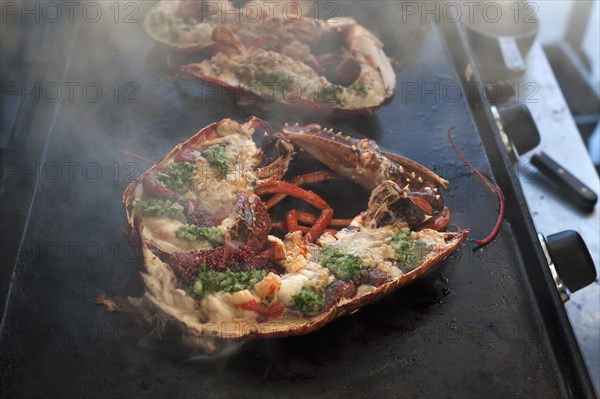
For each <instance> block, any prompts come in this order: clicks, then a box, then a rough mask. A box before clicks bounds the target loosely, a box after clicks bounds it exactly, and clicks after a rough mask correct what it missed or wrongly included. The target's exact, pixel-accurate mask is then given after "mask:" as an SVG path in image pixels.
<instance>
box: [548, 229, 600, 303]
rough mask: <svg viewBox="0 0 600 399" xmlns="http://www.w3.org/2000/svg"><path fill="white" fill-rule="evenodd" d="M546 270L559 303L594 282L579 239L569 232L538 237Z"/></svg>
mask: <svg viewBox="0 0 600 399" xmlns="http://www.w3.org/2000/svg"><path fill="white" fill-rule="evenodd" d="M539 238H540V242H541V243H542V249H543V250H544V254H545V255H546V260H547V261H548V266H549V267H550V271H551V272H552V276H553V277H554V282H555V283H556V287H557V288H558V291H559V292H560V294H561V297H562V299H563V302H566V301H568V300H569V297H570V295H571V293H573V292H575V291H578V290H580V289H582V288H583V287H586V286H588V285H589V284H591V283H593V282H594V281H596V268H595V266H594V261H593V260H592V256H591V255H590V251H589V250H588V248H587V245H585V242H584V241H583V238H581V236H580V235H579V233H577V232H576V231H573V230H566V231H562V232H560V233H556V234H552V235H550V236H548V237H547V238H544V236H543V235H541V234H540V235H539Z"/></svg>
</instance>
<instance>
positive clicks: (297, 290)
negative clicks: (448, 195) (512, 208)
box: [123, 118, 467, 352]
mask: <svg viewBox="0 0 600 399" xmlns="http://www.w3.org/2000/svg"><path fill="white" fill-rule="evenodd" d="M267 126H268V124H266V123H265V122H263V121H261V120H260V119H257V118H251V119H250V120H248V121H247V122H246V123H243V124H240V123H237V122H235V121H233V120H231V119H224V120H221V121H219V122H217V123H213V124H211V125H209V126H207V127H206V128H204V129H202V130H200V131H199V132H198V133H197V134H196V135H194V136H193V137H192V138H191V139H189V140H188V141H187V142H185V143H183V144H180V145H178V146H177V147H176V148H175V149H173V150H172V151H171V152H170V153H169V154H168V155H167V156H166V157H165V158H164V159H163V160H161V161H160V162H158V163H157V164H156V165H154V166H153V167H151V168H150V169H149V170H147V171H146V172H144V173H143V174H142V175H141V176H140V177H139V178H138V179H137V180H136V181H135V182H133V183H132V184H130V185H129V186H128V187H127V189H126V190H125V193H124V196H123V203H124V205H125V209H126V212H127V218H128V221H129V223H130V225H131V227H132V232H133V233H132V237H134V238H135V239H136V242H137V244H139V248H140V250H141V253H142V256H143V262H144V271H143V273H142V277H143V279H144V282H145V285H146V292H145V294H144V295H143V297H141V298H135V299H130V302H131V304H132V305H133V306H134V307H135V308H136V309H139V310H141V311H142V314H144V315H145V316H146V317H147V318H148V319H149V320H150V319H151V320H154V321H160V323H159V324H161V325H164V322H166V321H171V322H175V323H176V324H177V325H179V326H180V327H181V331H182V332H183V338H184V341H185V342H186V343H188V344H189V345H191V346H194V347H200V348H202V349H204V350H205V351H207V352H215V351H217V350H218V349H219V348H220V343H222V342H224V341H227V340H233V339H241V338H249V337H281V336H288V335H298V334H305V333H309V332H312V331H314V330H317V329H318V328H320V327H322V326H323V325H325V324H326V323H328V322H330V321H331V320H333V319H334V318H337V317H340V316H342V315H344V314H348V313H350V312H352V311H354V310H356V309H358V308H361V307H363V306H365V305H367V304H369V303H372V302H374V301H376V300H378V299H379V298H381V297H382V296H383V295H385V294H387V293H389V292H391V291H393V290H396V289H398V288H400V287H402V286H404V285H406V284H408V283H410V282H411V281H413V280H415V279H417V278H419V277H420V276H422V275H423V274H424V273H426V272H427V271H428V270H430V269H431V268H432V267H433V266H435V265H436V264H438V263H440V262H441V261H442V260H443V259H444V258H446V257H447V256H448V255H449V254H451V253H452V252H454V251H456V250H457V249H458V248H459V247H460V245H461V243H462V242H463V241H464V240H465V238H466V234H467V233H466V232H464V231H463V232H455V233H450V232H441V231H440V230H443V229H444V228H445V227H446V226H447V225H448V223H449V221H450V211H449V210H448V208H447V207H446V206H445V205H444V201H443V197H442V193H441V190H442V189H443V188H446V187H447V185H448V182H446V181H445V180H444V179H442V178H441V177H439V176H437V175H436V174H435V173H433V172H432V171H430V170H428V169H427V168H425V167H423V166H421V165H419V164H417V163H415V162H413V161H410V160H408V159H406V158H404V157H401V156H399V155H396V154H393V153H389V152H385V151H382V150H381V149H379V147H378V146H377V144H376V143H375V142H373V141H372V140H367V139H362V140H359V139H356V138H351V137H348V136H343V135H342V134H341V133H338V134H334V132H333V131H331V130H328V129H324V128H322V127H320V126H319V125H316V124H313V125H309V126H303V127H302V126H297V125H296V126H289V125H286V126H284V127H283V128H282V129H280V130H279V131H277V132H271V133H266V132H265V136H264V138H263V140H262V148H260V149H259V148H257V146H256V144H255V142H254V140H253V134H254V133H255V132H256V131H258V130H261V129H262V128H265V127H267ZM299 150H302V151H303V152H304V153H305V154H307V155H308V156H310V157H312V158H314V159H315V160H317V161H318V162H319V163H320V164H322V165H323V166H324V168H323V169H322V170H320V171H318V172H312V173H309V174H305V175H299V176H296V177H294V178H293V179H291V180H289V181H286V180H285V179H284V177H285V176H286V172H287V171H288V168H289V166H290V164H291V163H292V162H296V158H295V154H296V151H299ZM333 179H337V180H345V179H348V180H351V181H352V182H354V183H356V184H357V185H359V186H361V187H362V188H363V189H365V190H368V191H369V192H370V199H369V201H368V207H367V209H366V210H364V211H363V212H361V213H360V214H359V215H357V216H356V217H354V218H353V219H341V218H339V217H337V218H336V211H335V210H334V209H333V208H332V207H331V206H330V205H329V204H328V202H327V200H326V199H325V198H323V197H321V196H319V195H318V194H317V193H315V192H312V191H308V190H306V189H305V188H302V187H300V186H304V185H310V184H312V183H315V182H320V181H328V180H333ZM286 196H291V197H295V198H297V199H300V200H303V201H306V202H307V203H308V204H310V205H311V206H312V207H313V208H314V210H315V212H314V213H310V212H301V211H299V210H297V209H289V210H288V211H287V212H286V213H285V220H279V221H273V220H271V216H270V212H271V211H272V210H273V209H276V208H278V207H279V208H281V207H282V206H284V205H285V204H286V203H289V201H282V200H283V199H284V198H285V197H286ZM276 232H277V233H279V237H277V236H276V235H274V234H275V233H276Z"/></svg>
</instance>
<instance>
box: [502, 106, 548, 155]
mask: <svg viewBox="0 0 600 399" xmlns="http://www.w3.org/2000/svg"><path fill="white" fill-rule="evenodd" d="M491 109H492V114H493V115H494V120H495V122H496V126H497V127H498V130H499V131H500V136H501V137H502V141H503V142H504V146H505V147H506V150H507V151H508V155H509V156H510V158H511V161H512V162H513V163H517V161H518V155H519V154H525V153H526V152H528V151H530V150H532V149H534V148H535V147H537V146H538V144H540V141H541V139H540V133H539V131H538V129H537V125H536V124H535V121H534V120H533V117H532V116H531V113H530V112H529V108H527V106H526V105H525V104H522V103H514V104H509V105H504V106H501V107H496V106H492V107H491Z"/></svg>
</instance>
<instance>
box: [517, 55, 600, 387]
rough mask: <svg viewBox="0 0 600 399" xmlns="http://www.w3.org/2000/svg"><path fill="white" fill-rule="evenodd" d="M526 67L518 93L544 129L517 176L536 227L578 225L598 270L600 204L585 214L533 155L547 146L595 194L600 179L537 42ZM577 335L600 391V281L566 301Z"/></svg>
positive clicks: (574, 227) (550, 228) (550, 229)
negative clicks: (554, 187)
mask: <svg viewBox="0 0 600 399" xmlns="http://www.w3.org/2000/svg"><path fill="white" fill-rule="evenodd" d="M527 64H528V69H527V72H526V74H525V75H524V76H523V77H522V78H521V81H520V82H519V83H520V84H519V87H520V88H527V90H523V91H522V92H521V93H519V99H520V100H521V101H524V102H525V103H526V104H527V105H528V107H529V109H530V111H531V114H532V115H533V117H534V119H535V121H536V123H537V126H538V129H539V131H540V136H541V143H540V145H539V146H538V148H536V149H535V150H533V151H531V152H530V153H528V154H525V155H524V156H521V157H520V160H519V179H520V181H521V184H522V186H523V192H524V194H525V197H526V198H527V203H528V205H529V209H530V211H531V214H532V216H533V221H534V223H535V225H536V228H537V230H538V232H540V233H542V234H544V235H550V234H553V233H556V232H558V231H562V230H568V229H572V230H576V231H577V232H579V234H581V236H582V237H583V239H584V240H585V242H586V244H587V246H588V248H589V250H590V253H591V255H592V258H593V259H594V264H595V266H596V270H598V268H599V265H600V216H599V215H600V204H596V206H595V208H594V212H592V213H590V214H587V215H585V214H582V213H581V212H579V211H578V210H577V209H575V208H574V207H572V206H571V205H569V204H568V203H566V202H565V201H564V200H562V199H560V198H559V197H557V196H556V195H554V194H553V193H552V191H551V190H549V189H548V188H547V187H546V186H545V185H544V183H543V182H542V178H540V177H538V176H535V175H534V174H533V171H534V169H535V168H534V167H533V166H532V165H531V163H530V157H531V155H532V154H533V153H535V151H545V152H546V153H547V154H549V155H550V156H551V157H553V158H554V159H556V161H558V162H559V163H561V164H562V165H564V166H565V167H566V168H567V169H569V170H570V171H571V172H572V173H573V174H574V175H575V176H577V177H578V178H579V179H581V180H582V181H583V182H585V183H586V184H587V185H588V186H589V187H591V188H592V189H593V190H594V191H595V192H596V193H598V192H600V182H599V180H598V175H597V174H596V171H595V169H594V165H593V163H592V160H591V159H590V156H589V155H588V152H587V150H586V147H585V145H584V143H583V140H582V139H581V137H580V135H579V132H578V131H577V127H576V125H575V122H574V121H573V118H572V116H571V113H570V112H569V109H568V107H567V104H566V102H565V99H564V97H563V95H562V93H561V91H560V88H559V86H558V83H557V81H556V78H555V77H554V74H553V73H552V69H551V68H550V65H549V63H548V60H547V58H546V56H545V55H544V52H543V50H542V48H541V45H540V44H539V43H536V44H534V46H533V48H532V50H531V52H530V53H529V56H528V60H527ZM565 307H566V309H567V313H568V315H569V318H570V320H571V324H572V325H573V329H574V330H575V335H576V336H577V340H578V342H579V345H580V347H581V349H582V352H583V354H584V357H585V359H586V362H587V365H588V368H589V370H590V374H591V376H592V379H593V380H594V385H595V388H596V391H597V392H599V391H600V283H599V282H598V281H596V282H595V283H594V284H591V285H589V286H588V287H586V288H583V289H581V290H580V291H578V292H576V293H574V294H573V295H572V296H571V301H569V302H568V303H566V304H565Z"/></svg>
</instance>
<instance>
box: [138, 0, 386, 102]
mask: <svg viewBox="0 0 600 399" xmlns="http://www.w3.org/2000/svg"><path fill="white" fill-rule="evenodd" d="M217 5H218V6H217ZM291 9H292V10H294V8H291ZM232 10H236V8H235V7H234V6H233V4H231V3H230V2H228V1H222V2H216V3H215V2H206V1H185V0H181V1H171V0H169V1H167V0H163V1H161V2H159V3H158V4H157V5H156V6H155V7H153V8H152V9H151V10H150V11H149V13H148V14H147V16H146V19H145V22H144V27H145V29H146V32H147V33H148V35H149V36H150V37H151V38H153V39H154V40H156V41H157V42H159V43H162V44H164V45H167V46H168V47H170V48H172V49H176V50H178V51H181V52H194V53H197V54H200V55H202V56H203V57H204V58H205V59H204V60H201V61H198V62H195V63H191V64H188V65H184V66H182V67H181V72H182V74H183V75H185V76H192V77H196V78H199V79H201V80H203V81H205V82H207V83H211V84H215V85H217V86H219V87H222V88H223V89H224V90H226V91H227V92H236V93H238V94H240V95H239V96H238V99H239V100H240V102H245V103H256V102H259V100H260V101H261V102H277V103H280V104H283V105H285V106H294V108H296V109H298V108H300V109H304V110H309V111H312V112H317V113H372V112H373V111H374V110H375V109H376V108H378V107H379V106H381V105H382V104H383V103H384V102H385V101H386V100H387V99H389V98H390V97H391V96H392V95H393V94H394V90H395V88H396V75H395V73H394V70H393V68H392V65H391V63H390V60H389V59H388V57H387V56H386V54H385V53H384V51H383V44H382V43H381V41H380V40H379V39H377V38H376V37H375V36H374V35H373V34H372V33H371V32H369V31H368V30H367V29H366V28H365V27H363V26H361V25H359V24H357V23H356V21H355V20H354V19H353V18H349V17H339V18H336V19H335V20H329V21H326V22H325V21H320V20H316V19H313V18H308V17H306V16H302V15H289V13H288V14H286V15H285V16H284V15H283V14H280V13H275V15H272V14H274V11H273V4H272V2H271V3H270V5H269V2H266V3H264V4H263V2H254V1H253V2H249V3H248V4H246V5H245V6H244V7H242V9H239V10H238V11H237V13H238V17H237V18H234V16H232V15H231V14H232ZM296 10H299V8H296ZM234 14H235V12H234ZM239 14H242V15H243V16H244V18H239Z"/></svg>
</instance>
